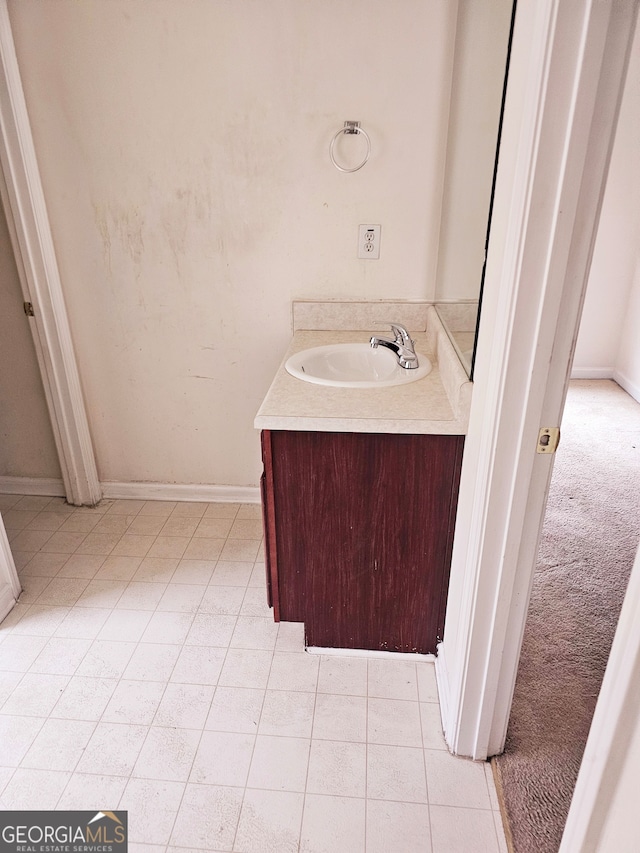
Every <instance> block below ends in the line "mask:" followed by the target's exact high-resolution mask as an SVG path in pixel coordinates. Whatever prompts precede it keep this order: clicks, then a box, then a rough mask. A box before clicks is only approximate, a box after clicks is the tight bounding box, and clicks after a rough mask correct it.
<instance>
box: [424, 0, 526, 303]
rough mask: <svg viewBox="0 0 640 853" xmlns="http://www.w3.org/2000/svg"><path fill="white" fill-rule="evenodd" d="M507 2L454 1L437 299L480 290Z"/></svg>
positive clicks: (508, 15) (510, 1)
mask: <svg viewBox="0 0 640 853" xmlns="http://www.w3.org/2000/svg"><path fill="white" fill-rule="evenodd" d="M512 5H513V0H459V3H458V20H457V27H456V44H455V65H454V74H453V85H452V95H451V111H450V118H449V133H448V139H447V164H446V176H445V186H444V199H443V206H442V227H441V231H440V248H439V255H438V273H437V285H436V297H437V299H438V300H441V301H449V300H458V299H477V298H478V294H479V292H480V281H481V277H482V267H483V264H484V247H485V239H486V233H487V220H488V217H489V202H490V197H491V184H492V180H493V168H494V162H495V156H496V142H497V137H498V124H499V120H500V105H501V101H502V89H503V84H504V74H505V65H506V60H507V44H508V38H509V25H510V22H511V8H512Z"/></svg>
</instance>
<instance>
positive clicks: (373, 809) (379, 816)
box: [367, 800, 454, 853]
mask: <svg viewBox="0 0 640 853" xmlns="http://www.w3.org/2000/svg"><path fill="white" fill-rule="evenodd" d="M408 851H416V853H417V851H420V853H431V832H430V824H429V806H427V805H423V804H422V803H392V802H387V801H385V800H368V802H367V853H408ZM448 853H454V849H453V848H452V849H451V850H449V851H448Z"/></svg>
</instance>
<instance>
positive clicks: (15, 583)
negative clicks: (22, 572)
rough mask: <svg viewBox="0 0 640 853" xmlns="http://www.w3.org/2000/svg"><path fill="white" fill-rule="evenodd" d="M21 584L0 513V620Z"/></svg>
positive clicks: (11, 605)
mask: <svg viewBox="0 0 640 853" xmlns="http://www.w3.org/2000/svg"><path fill="white" fill-rule="evenodd" d="M21 592H22V586H21V584H20V580H19V578H18V572H17V571H16V564H15V562H14V560H13V554H12V553H11V546H10V545H9V539H8V538H7V531H6V530H5V527H4V521H3V520H2V515H0V622H2V620H3V619H4V617H5V616H6V615H7V613H9V611H10V610H11V609H12V608H13V605H14V604H15V603H16V601H17V599H18V596H19V595H20V593H21Z"/></svg>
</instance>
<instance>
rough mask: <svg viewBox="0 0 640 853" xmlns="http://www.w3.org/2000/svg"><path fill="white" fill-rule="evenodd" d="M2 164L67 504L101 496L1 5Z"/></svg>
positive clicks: (1, 2) (0, 1) (0, 3)
mask: <svg viewBox="0 0 640 853" xmlns="http://www.w3.org/2000/svg"><path fill="white" fill-rule="evenodd" d="M0 163H1V165H2V172H3V176H4V181H3V182H2V184H3V186H0V191H1V192H2V196H3V203H4V207H5V212H6V214H7V221H8V223H9V231H10V234H11V239H12V243H13V249H14V253H15V256H16V265H17V268H18V273H19V275H20V282H21V285H22V290H23V294H24V298H25V301H27V302H31V304H32V305H33V309H34V315H35V316H34V317H33V321H32V322H30V323H29V326H30V328H31V331H32V334H33V338H34V343H35V348H36V355H37V358H38V363H39V366H40V372H41V375H42V383H43V386H44V391H45V396H46V400H47V406H48V408H49V415H50V417H51V426H52V428H53V435H54V439H55V443H56V448H57V450H58V456H59V460H60V468H61V470H62V477H63V480H64V483H65V489H66V495H67V500H68V501H69V503H72V504H78V505H81V504H89V505H92V504H96V503H97V502H98V501H99V500H100V497H101V494H100V484H99V482H98V473H97V469H96V463H95V457H94V453H93V446H92V443H91V436H90V434H89V425H88V421H87V416H86V412H85V408H84V401H83V398H82V391H81V388H80V377H79V375H78V368H77V364H76V359H75V353H74V349H73V343H72V340H71V332H70V329H69V322H68V318H67V311H66V306H65V303H64V297H63V293H62V286H61V283H60V274H59V271H58V264H57V260H56V255H55V250H54V246H53V239H52V236H51V228H50V225H49V218H48V215H47V209H46V204H45V200H44V194H43V191H42V184H41V181H40V173H39V171H38V162H37V159H36V153H35V149H34V145H33V138H32V135H31V127H30V124H29V116H28V113H27V107H26V103H25V99H24V92H23V90H22V82H21V80H20V72H19V69H18V61H17V58H16V53H15V47H14V43H13V34H12V32H11V22H10V20H9V13H8V9H7V0H0Z"/></svg>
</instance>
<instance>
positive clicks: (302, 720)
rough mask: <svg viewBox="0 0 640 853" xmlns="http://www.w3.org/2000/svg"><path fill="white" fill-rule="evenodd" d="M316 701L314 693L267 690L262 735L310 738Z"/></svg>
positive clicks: (261, 719) (262, 718) (261, 727)
mask: <svg viewBox="0 0 640 853" xmlns="http://www.w3.org/2000/svg"><path fill="white" fill-rule="evenodd" d="M315 702H316V697H315V696H314V694H313V693H301V692H299V691H288V690H267V692H266V694H265V699H264V705H263V707H262V714H261V716H260V725H259V729H258V731H259V732H260V734H261V735H278V736H280V737H302V738H310V737H311V731H312V728H313V720H314V716H313V715H314V708H315Z"/></svg>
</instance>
